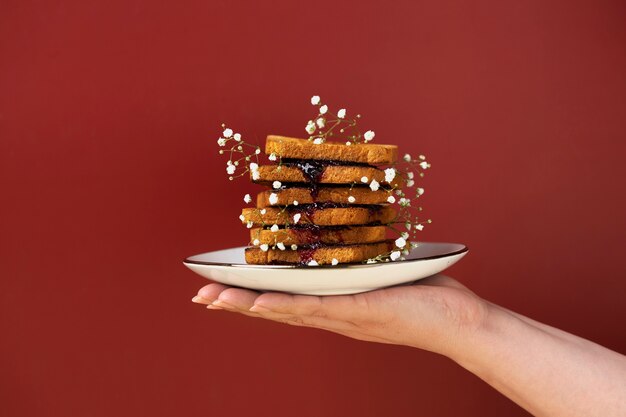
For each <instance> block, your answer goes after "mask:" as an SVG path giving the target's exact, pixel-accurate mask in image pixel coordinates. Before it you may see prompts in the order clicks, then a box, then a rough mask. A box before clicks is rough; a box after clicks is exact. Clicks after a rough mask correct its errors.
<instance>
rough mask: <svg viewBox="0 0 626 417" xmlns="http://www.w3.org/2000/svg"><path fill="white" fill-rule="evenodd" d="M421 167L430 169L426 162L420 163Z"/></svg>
mask: <svg viewBox="0 0 626 417" xmlns="http://www.w3.org/2000/svg"><path fill="white" fill-rule="evenodd" d="M420 167H422V169H428V168H430V164H429V163H428V162H426V161H422V162H420Z"/></svg>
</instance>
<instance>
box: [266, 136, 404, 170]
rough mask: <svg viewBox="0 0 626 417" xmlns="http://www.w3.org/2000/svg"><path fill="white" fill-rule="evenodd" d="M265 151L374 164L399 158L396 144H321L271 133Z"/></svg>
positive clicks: (284, 156)
mask: <svg viewBox="0 0 626 417" xmlns="http://www.w3.org/2000/svg"><path fill="white" fill-rule="evenodd" d="M265 153H267V154H268V155H269V154H272V153H273V154H276V155H277V156H279V157H281V158H295V159H315V160H334V161H347V162H359V163H366V164H374V165H389V164H393V163H394V162H396V160H397V159H398V147H397V146H396V145H380V144H370V143H367V144H354V145H351V146H346V144H345V143H342V142H324V143H321V144H319V145H316V144H314V143H313V142H312V141H309V140H307V139H296V138H289V137H285V136H274V135H269V136H268V137H267V140H266V142H265Z"/></svg>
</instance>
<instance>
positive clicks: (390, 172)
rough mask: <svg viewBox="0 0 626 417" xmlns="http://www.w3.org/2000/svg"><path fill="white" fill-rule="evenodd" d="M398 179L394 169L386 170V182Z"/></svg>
mask: <svg viewBox="0 0 626 417" xmlns="http://www.w3.org/2000/svg"><path fill="white" fill-rule="evenodd" d="M395 177H396V170H395V169H394V168H387V169H386V170H385V181H386V182H389V183H390V182H391V181H393V179H394V178H395Z"/></svg>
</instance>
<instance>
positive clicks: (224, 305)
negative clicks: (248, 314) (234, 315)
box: [211, 300, 237, 310]
mask: <svg viewBox="0 0 626 417" xmlns="http://www.w3.org/2000/svg"><path fill="white" fill-rule="evenodd" d="M211 305H212V306H215V307H218V308H221V309H224V310H237V307H235V306H233V305H230V304H228V303H226V302H224V301H222V300H215V301H213V303H212V304H211Z"/></svg>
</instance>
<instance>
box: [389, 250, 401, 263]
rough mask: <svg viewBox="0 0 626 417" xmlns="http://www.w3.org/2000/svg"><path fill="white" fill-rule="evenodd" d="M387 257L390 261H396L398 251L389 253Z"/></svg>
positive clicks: (398, 255)
mask: <svg viewBox="0 0 626 417" xmlns="http://www.w3.org/2000/svg"><path fill="white" fill-rule="evenodd" d="M389 257H390V258H391V260H392V261H397V260H398V258H400V251H393V252H391V254H390V255H389Z"/></svg>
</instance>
